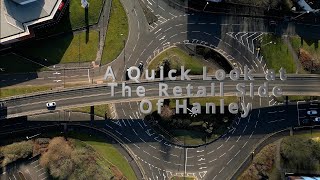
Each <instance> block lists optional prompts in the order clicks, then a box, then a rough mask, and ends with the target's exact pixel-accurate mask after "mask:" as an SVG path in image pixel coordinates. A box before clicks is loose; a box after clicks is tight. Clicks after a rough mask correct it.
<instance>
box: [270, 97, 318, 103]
mask: <svg viewBox="0 0 320 180" xmlns="http://www.w3.org/2000/svg"><path fill="white" fill-rule="evenodd" d="M314 98H316V99H318V100H319V99H320V96H316V97H313V99H314ZM288 99H289V100H290V101H303V100H311V97H310V96H288ZM276 100H277V101H279V102H284V101H285V100H286V96H281V97H277V98H276Z"/></svg>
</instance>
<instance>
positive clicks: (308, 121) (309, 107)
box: [297, 100, 320, 126]
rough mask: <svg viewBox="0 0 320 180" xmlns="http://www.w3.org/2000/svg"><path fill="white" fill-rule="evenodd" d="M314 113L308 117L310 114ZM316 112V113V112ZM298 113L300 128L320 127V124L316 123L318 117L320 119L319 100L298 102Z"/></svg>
mask: <svg viewBox="0 0 320 180" xmlns="http://www.w3.org/2000/svg"><path fill="white" fill-rule="evenodd" d="M311 111H312V112H314V113H313V114H310V115H308V112H311ZM315 111H316V112H315ZM297 112H298V124H299V125H300V126H308V125H317V124H318V125H320V122H315V118H316V117H320V102H319V101H318V100H312V101H308V102H307V101H298V102H297Z"/></svg>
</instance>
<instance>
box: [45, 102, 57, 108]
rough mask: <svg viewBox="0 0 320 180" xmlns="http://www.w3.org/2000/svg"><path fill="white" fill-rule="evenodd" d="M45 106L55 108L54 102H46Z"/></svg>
mask: <svg viewBox="0 0 320 180" xmlns="http://www.w3.org/2000/svg"><path fill="white" fill-rule="evenodd" d="M46 105H47V108H48V109H49V108H55V107H56V106H57V104H56V102H47V104H46Z"/></svg>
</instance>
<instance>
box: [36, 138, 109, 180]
mask: <svg viewBox="0 0 320 180" xmlns="http://www.w3.org/2000/svg"><path fill="white" fill-rule="evenodd" d="M75 143H76V142H70V141H66V140H65V139H64V138H62V137H56V138H53V139H52V140H51V141H50V143H49V146H48V151H47V152H46V153H44V154H43V155H42V156H41V158H40V164H41V165H43V166H44V167H46V168H48V169H49V171H50V174H51V175H52V176H53V177H54V178H57V179H71V180H73V179H74V180H85V179H109V178H108V177H104V176H103V174H105V173H103V172H102V168H100V167H99V165H98V163H97V160H96V157H95V153H94V152H93V150H92V149H91V148H89V147H87V146H85V145H83V146H81V147H76V146H75V145H74V144H75Z"/></svg>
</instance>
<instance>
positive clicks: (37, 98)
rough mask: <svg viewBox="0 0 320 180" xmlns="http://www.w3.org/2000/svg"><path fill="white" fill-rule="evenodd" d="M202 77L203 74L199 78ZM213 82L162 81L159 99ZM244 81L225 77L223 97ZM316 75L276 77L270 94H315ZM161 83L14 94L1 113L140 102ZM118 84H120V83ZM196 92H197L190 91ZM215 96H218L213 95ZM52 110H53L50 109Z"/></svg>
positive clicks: (155, 96) (155, 95) (261, 80)
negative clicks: (277, 88) (176, 89)
mask: <svg viewBox="0 0 320 180" xmlns="http://www.w3.org/2000/svg"><path fill="white" fill-rule="evenodd" d="M200 78H202V77H200ZM265 81H266V80H265V79H264V78H263V77H256V79H255V80H254V81H252V82H253V83H254V85H255V95H257V89H258V86H260V85H262V84H263V83H264V82H265ZM212 82H215V83H216V84H218V83H219V82H218V81H217V80H212V81H205V80H199V79H195V80H189V81H183V80H176V81H165V83H166V84H167V85H168V91H167V92H168V94H169V97H167V96H164V95H162V97H160V98H170V97H174V96H173V92H172V90H173V88H174V87H175V86H181V87H182V90H183V91H182V95H181V98H183V97H187V93H186V88H185V87H186V86H187V85H188V84H190V85H192V86H194V89H197V87H198V86H205V87H206V88H207V91H208V94H210V90H209V89H210V87H211V83H212ZM241 82H243V83H245V84H246V85H247V86H248V85H249V82H248V81H244V80H239V81H232V80H230V79H226V80H225V81H224V92H225V96H234V95H235V93H236V92H238V91H237V90H236V84H237V83H241ZM319 82H320V81H319V77H318V76H314V77H313V78H311V77H305V76H299V75H296V76H295V77H290V78H289V77H288V79H287V80H286V81H281V80H276V81H273V82H269V95H271V90H272V88H273V87H274V86H280V87H282V89H283V94H284V95H309V96H316V95H318V92H319V90H318V88H317V87H319V86H320V83H319ZM160 83H161V82H141V83H132V82H131V83H128V86H129V87H131V89H132V95H131V97H129V96H128V95H125V96H123V89H122V86H121V85H119V86H117V87H115V88H114V96H112V95H111V87H109V86H107V85H99V86H93V87H88V88H76V89H71V90H63V91H51V92H47V93H39V94H35V95H29V96H23V97H14V98H9V99H6V100H5V101H4V102H3V104H4V110H3V111H4V112H2V114H3V115H2V116H4V117H7V118H12V117H18V116H25V115H32V114H37V113H43V112H48V109H47V107H46V103H47V102H52V101H54V102H56V104H57V107H56V109H55V110H62V109H66V108H71V107H83V106H89V105H98V104H105V103H117V102H129V101H141V100H142V99H144V98H146V99H159V84H160ZM119 84H120V83H119ZM138 86H143V87H144V88H145V92H146V93H145V97H139V96H138V95H137V93H136V91H137V90H136V89H137V87H138ZM215 92H219V86H216V87H215ZM192 93H193V94H194V93H196V91H192ZM216 96H217V95H216ZM49 110H52V109H49Z"/></svg>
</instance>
